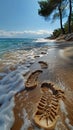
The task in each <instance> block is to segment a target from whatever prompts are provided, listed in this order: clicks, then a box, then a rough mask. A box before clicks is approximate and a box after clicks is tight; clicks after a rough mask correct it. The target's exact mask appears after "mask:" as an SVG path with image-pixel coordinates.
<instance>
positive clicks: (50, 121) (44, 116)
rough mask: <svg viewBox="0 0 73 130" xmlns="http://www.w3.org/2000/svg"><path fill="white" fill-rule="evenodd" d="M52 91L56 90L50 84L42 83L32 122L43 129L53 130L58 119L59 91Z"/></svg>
mask: <svg viewBox="0 0 73 130" xmlns="http://www.w3.org/2000/svg"><path fill="white" fill-rule="evenodd" d="M48 86H49V87H48ZM51 86H52V89H51ZM54 91H56V89H55V88H53V85H52V83H42V85H41V92H42V93H41V98H40V100H39V102H38V104H37V107H36V111H35V113H34V116H33V120H34V122H35V123H36V124H37V125H38V126H40V127H42V128H45V129H53V128H54V127H55V125H56V122H57V120H58V117H59V115H58V112H59V97H58V96H59V91H58V90H57V91H56V92H54ZM60 95H61V94H60ZM60 98H61V97H60Z"/></svg>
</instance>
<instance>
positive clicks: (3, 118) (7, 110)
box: [0, 98, 14, 130]
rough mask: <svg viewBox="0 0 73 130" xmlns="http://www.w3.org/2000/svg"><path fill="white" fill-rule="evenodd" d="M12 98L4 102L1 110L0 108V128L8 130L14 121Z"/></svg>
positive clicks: (0, 129)
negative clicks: (4, 104)
mask: <svg viewBox="0 0 73 130" xmlns="http://www.w3.org/2000/svg"><path fill="white" fill-rule="evenodd" d="M13 107H14V98H12V99H11V101H10V102H6V106H4V108H3V109H2V110H1V108H0V130H10V128H11V127H12V125H13V123H14V115H13V111H12V109H13Z"/></svg>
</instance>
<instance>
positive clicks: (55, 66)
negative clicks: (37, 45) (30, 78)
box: [11, 43, 73, 130]
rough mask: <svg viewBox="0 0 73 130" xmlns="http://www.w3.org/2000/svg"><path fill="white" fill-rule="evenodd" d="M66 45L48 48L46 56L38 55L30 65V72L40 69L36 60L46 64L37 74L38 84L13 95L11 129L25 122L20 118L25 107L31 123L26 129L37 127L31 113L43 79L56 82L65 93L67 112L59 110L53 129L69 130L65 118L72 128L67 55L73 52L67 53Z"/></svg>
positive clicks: (72, 79)
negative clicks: (13, 119) (56, 122)
mask: <svg viewBox="0 0 73 130" xmlns="http://www.w3.org/2000/svg"><path fill="white" fill-rule="evenodd" d="M59 44H60V43H59ZM67 46H70V45H67ZM67 46H66V45H65V44H64V46H63V45H60V46H59V45H58V46H57V48H52V49H50V50H49V52H48V55H47V56H43V57H41V58H39V57H38V58H37V60H36V61H35V63H34V64H33V65H32V66H31V68H30V71H31V72H32V71H33V70H34V71H35V70H38V69H41V67H40V66H39V64H38V61H41V60H42V61H44V62H47V64H48V68H46V69H42V70H43V73H42V74H41V75H40V76H39V78H38V86H37V87H36V88H35V89H32V90H24V91H22V92H21V93H18V94H16V95H15V107H14V110H13V111H14V116H15V123H14V125H13V127H12V129H11V130H16V129H17V130H20V129H21V127H22V125H23V123H25V121H23V118H22V116H23V109H26V112H27V114H28V119H29V120H30V121H31V125H30V126H29V127H28V129H27V130H37V128H38V127H36V125H35V124H34V122H33V113H34V112H35V108H36V104H37V102H38V101H39V99H40V96H41V91H40V86H41V83H42V82H43V81H51V82H53V83H55V84H57V85H58V86H59V87H60V88H61V89H62V90H63V91H64V93H65V100H64V103H65V106H66V110H67V113H68V114H67V115H66V113H65V112H66V111H63V113H62V112H61V111H60V112H59V115H60V118H59V120H60V122H59V124H58V125H56V127H55V129H58V130H70V129H71V127H69V125H67V124H66V118H68V119H69V121H70V125H71V126H72V129H73V103H72V102H73V61H72V59H71V58H70V57H69V55H70V56H73V53H70V49H69V52H68V53H67V51H68V50H67V49H68V48H67ZM60 49H61V50H63V51H64V53H63V54H64V55H61V53H60ZM71 52H72V50H71ZM68 54H69V55H68ZM67 57H68V59H69V60H68V59H67ZM59 120H58V121H59ZM39 130H40V128H39Z"/></svg>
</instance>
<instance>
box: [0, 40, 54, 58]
mask: <svg viewBox="0 0 73 130" xmlns="http://www.w3.org/2000/svg"><path fill="white" fill-rule="evenodd" d="M53 44H54V42H52V44H51V41H50V42H49V44H48V40H46V39H43V38H40V39H29V38H0V56H1V55H2V54H4V53H6V52H12V51H15V50H30V49H32V48H39V47H44V46H48V45H49V46H51V45H53Z"/></svg>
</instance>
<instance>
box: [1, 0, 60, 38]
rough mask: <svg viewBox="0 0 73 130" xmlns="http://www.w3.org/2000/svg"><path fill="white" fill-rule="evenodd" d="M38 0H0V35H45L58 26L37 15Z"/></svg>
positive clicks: (57, 22) (56, 22) (56, 23)
mask: <svg viewBox="0 0 73 130" xmlns="http://www.w3.org/2000/svg"><path fill="white" fill-rule="evenodd" d="M38 9H39V4H38V0H0V37H23V38H25V37H43V36H44V37H46V36H49V35H50V34H52V32H53V30H54V29H55V28H58V27H59V26H60V24H59V21H58V20H57V21H54V22H52V23H51V21H50V19H48V20H47V21H46V20H45V19H44V18H43V17H42V16H39V15H38Z"/></svg>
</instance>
